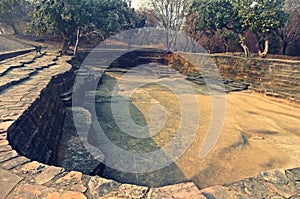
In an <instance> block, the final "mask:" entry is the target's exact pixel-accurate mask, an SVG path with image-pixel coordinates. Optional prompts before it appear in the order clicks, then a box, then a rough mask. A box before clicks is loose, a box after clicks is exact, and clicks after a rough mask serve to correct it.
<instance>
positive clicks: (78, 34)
mask: <svg viewBox="0 0 300 199" xmlns="http://www.w3.org/2000/svg"><path fill="white" fill-rule="evenodd" d="M79 39H80V27H78V29H77V34H76V43H75V47H74V56H76V55H77V51H78V45H79Z"/></svg>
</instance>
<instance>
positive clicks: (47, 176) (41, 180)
mask: <svg viewBox="0 0 300 199" xmlns="http://www.w3.org/2000/svg"><path fill="white" fill-rule="evenodd" d="M63 171H64V169H63V168H61V167H54V166H50V167H48V168H47V169H45V170H44V171H42V173H41V174H39V175H38V176H37V177H36V178H35V181H36V183H37V184H39V185H42V184H45V183H47V182H49V181H50V180H52V179H53V178H54V177H56V176H57V175H59V174H61V173H62V172H63Z"/></svg>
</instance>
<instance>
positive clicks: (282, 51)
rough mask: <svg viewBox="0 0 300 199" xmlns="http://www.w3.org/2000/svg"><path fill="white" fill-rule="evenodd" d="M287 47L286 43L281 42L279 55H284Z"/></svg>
mask: <svg viewBox="0 0 300 199" xmlns="http://www.w3.org/2000/svg"><path fill="white" fill-rule="evenodd" d="M287 47H288V43H287V42H286V41H283V42H282V46H281V54H282V55H286V49H287Z"/></svg>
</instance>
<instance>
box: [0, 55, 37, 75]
mask: <svg viewBox="0 0 300 199" xmlns="http://www.w3.org/2000/svg"><path fill="white" fill-rule="evenodd" d="M34 59H35V56H34V55H33V54H32V53H28V54H25V55H20V56H18V57H14V58H9V59H5V60H3V61H1V62H0V66H1V67H0V76H3V75H5V74H6V73H7V72H9V71H10V70H12V69H14V68H18V67H23V66H24V64H25V63H29V62H31V61H32V60H34Z"/></svg>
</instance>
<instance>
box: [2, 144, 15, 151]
mask: <svg viewBox="0 0 300 199" xmlns="http://www.w3.org/2000/svg"><path fill="white" fill-rule="evenodd" d="M11 150H12V148H11V146H9V145H4V146H0V152H8V151H11Z"/></svg>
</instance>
